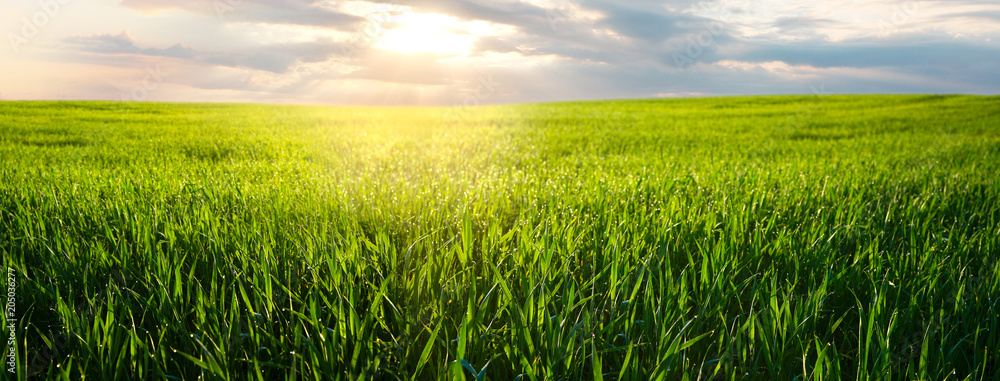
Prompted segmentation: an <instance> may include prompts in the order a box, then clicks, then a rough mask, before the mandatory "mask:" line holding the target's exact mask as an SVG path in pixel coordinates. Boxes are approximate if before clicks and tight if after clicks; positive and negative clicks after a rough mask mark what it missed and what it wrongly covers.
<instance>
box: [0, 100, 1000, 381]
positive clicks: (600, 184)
mask: <svg viewBox="0 0 1000 381" xmlns="http://www.w3.org/2000/svg"><path fill="white" fill-rule="evenodd" d="M998 173H1000V98H998V97H964V96H954V97H951V96H823V97H738V98H714V99H682V100H649V101H607V102H589V103H560V104H540V105H517V106H502V107H482V108H467V109H424V108H322V107H290V106H258V105H199V104H144V103H114V102H105V103H102V102H58V103H46V102H0V253H2V255H3V260H4V261H5V264H6V266H7V267H8V268H10V269H11V271H12V275H13V276H15V277H16V279H17V282H16V283H17V284H16V291H15V294H16V297H15V298H14V299H13V300H14V301H15V303H16V310H17V313H16V317H17V320H16V321H15V322H14V323H15V324H16V326H17V330H16V338H17V353H18V359H19V360H18V364H17V371H18V372H19V373H20V375H22V376H23V375H28V374H31V375H34V376H35V377H37V378H38V379H55V378H57V376H59V377H61V378H62V379H67V380H75V379H79V378H80V377H81V376H82V375H86V376H87V378H88V379H98V380H111V379H123V380H124V379H171V380H178V379H186V380H194V379H196V378H199V377H201V379H232V380H242V379H259V380H274V379H289V380H291V379H304V380H312V379H347V378H351V379H371V378H375V379H439V378H441V379H443V378H451V379H461V378H463V377H464V378H465V379H469V380H472V379H477V378H478V379H489V380H543V379H544V380H559V379H562V380H577V379H602V378H603V379H605V380H614V379H629V380H631V379H663V380H675V379H681V378H682V377H686V378H688V379H691V380H696V379H701V380H715V379H778V380H792V379H797V380H813V379H815V380H819V379H827V380H835V379H848V380H868V379H895V380H918V379H919V380H943V379H972V380H980V379H996V377H998V376H997V375H998V374H1000V263H998V262H997V260H998V258H1000V245H998V244H1000V182H998V181H997V180H998V177H1000V175H998ZM5 325H6V322H5ZM4 336H5V337H6V336H7V333H6V331H5V334H4ZM5 342H6V340H5ZM4 350H5V352H4V353H7V347H6V345H5V346H4ZM5 374H7V375H8V376H10V374H9V373H5Z"/></svg>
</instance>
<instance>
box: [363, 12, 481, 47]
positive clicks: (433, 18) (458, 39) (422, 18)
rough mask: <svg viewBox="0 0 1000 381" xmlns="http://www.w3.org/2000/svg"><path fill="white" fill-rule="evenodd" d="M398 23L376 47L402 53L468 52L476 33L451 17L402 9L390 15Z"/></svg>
mask: <svg viewBox="0 0 1000 381" xmlns="http://www.w3.org/2000/svg"><path fill="white" fill-rule="evenodd" d="M392 22H393V23H396V24H399V25H400V26H399V27H396V28H393V29H390V30H387V31H386V32H385V34H384V35H383V36H382V37H381V38H380V39H379V41H378V42H377V43H376V44H375V46H376V47H378V48H382V49H388V50H394V51H397V52H403V53H417V52H433V53H452V54H459V55H463V56H465V55H468V54H469V52H470V51H471V49H472V45H473V44H474V43H475V41H476V36H475V35H473V34H472V33H469V32H468V31H466V30H465V28H464V27H463V25H462V23H460V22H458V20H457V19H455V18H454V17H449V16H444V15H437V14H421V13H404V14H402V15H399V16H395V17H393V18H392Z"/></svg>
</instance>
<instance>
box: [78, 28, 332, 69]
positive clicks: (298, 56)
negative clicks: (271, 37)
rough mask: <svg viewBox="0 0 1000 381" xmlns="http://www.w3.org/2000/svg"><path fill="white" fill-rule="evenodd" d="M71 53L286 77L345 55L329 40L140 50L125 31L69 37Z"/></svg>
mask: <svg viewBox="0 0 1000 381" xmlns="http://www.w3.org/2000/svg"><path fill="white" fill-rule="evenodd" d="M64 41H65V42H67V43H69V44H70V45H72V46H73V48H74V49H77V50H79V51H83V52H88V53H98V54H109V55H112V54H136V55H145V56H154V57H172V58H184V59H190V60H193V61H196V62H202V63H207V64H212V65H220V66H229V67H236V68H249V69H256V70H263V71H268V72H272V73H286V72H288V71H289V70H291V69H293V68H294V67H295V66H296V65H298V64H302V63H314V62H323V61H327V60H330V59H331V58H333V57H335V56H337V55H339V54H342V53H343V52H344V51H346V45H345V44H342V43H336V42H333V41H332V40H329V39H320V40H314V41H310V42H300V43H277V44H268V45H262V46H257V47H254V48H253V49H250V50H237V51H228V52H204V51H197V50H195V49H192V48H189V47H186V46H184V45H181V44H175V45H173V46H170V47H167V48H141V47H139V46H136V44H135V40H134V39H133V38H132V36H131V35H130V34H129V32H128V31H125V32H122V33H120V34H117V35H109V34H95V35H90V36H72V37H68V38H66V39H65V40H64Z"/></svg>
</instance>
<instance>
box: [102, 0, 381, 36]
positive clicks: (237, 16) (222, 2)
mask: <svg viewBox="0 0 1000 381" xmlns="http://www.w3.org/2000/svg"><path fill="white" fill-rule="evenodd" d="M326 3H327V2H325V1H311V0H281V1H271V0H124V1H123V2H122V5H124V6H126V7H130V8H134V9H139V10H144V11H157V10H164V9H183V10H186V11H190V12H194V13H201V14H207V15H214V16H218V17H219V18H221V19H223V20H226V21H235V22H255V23H265V24H290V25H308V26H318V27H324V28H329V29H338V30H353V29H357V28H359V27H360V26H361V25H362V23H363V22H364V18H362V17H359V16H355V15H351V14H348V13H345V12H342V11H340V10H337V9H333V8H330V7H328V6H326Z"/></svg>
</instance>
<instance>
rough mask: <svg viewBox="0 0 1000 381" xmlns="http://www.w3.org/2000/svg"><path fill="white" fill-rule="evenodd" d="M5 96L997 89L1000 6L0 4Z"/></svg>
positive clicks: (352, 101)
mask: <svg viewBox="0 0 1000 381" xmlns="http://www.w3.org/2000/svg"><path fill="white" fill-rule="evenodd" d="M0 33H3V35H4V39H3V41H2V42H0V44H2V45H3V46H0V99H125V100H155V101H161V100H162V101H199V102H202V101H208V102H263V103H304V104H340V105H356V104H360V105H455V104H480V103H484V104H485V103H512V102H538V101H553V100H576V99H608V98H654V97H678V96H706V95H736V94H809V93H814V92H823V93H831V94H838V93H971V94H998V93H1000V45H998V43H1000V1H996V0H947V1H931V0H886V1H881V0H816V1H800V0H705V1H695V0H677V1H650V0H488V1H487V0H395V1H390V0H373V1H325V0H281V1H279V0H41V1H39V0H3V2H2V3H0Z"/></svg>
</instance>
